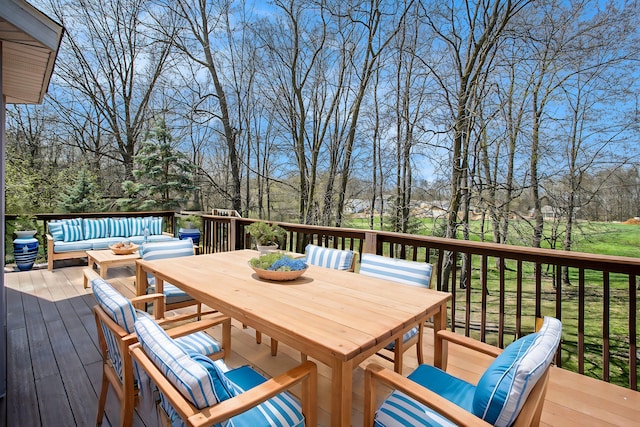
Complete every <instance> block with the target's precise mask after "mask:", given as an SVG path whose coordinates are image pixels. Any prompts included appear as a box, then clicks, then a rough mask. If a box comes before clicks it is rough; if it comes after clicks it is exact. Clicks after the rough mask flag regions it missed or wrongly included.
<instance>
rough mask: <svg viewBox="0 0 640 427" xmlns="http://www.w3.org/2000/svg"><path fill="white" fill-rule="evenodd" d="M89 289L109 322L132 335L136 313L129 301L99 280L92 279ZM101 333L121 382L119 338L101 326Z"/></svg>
mask: <svg viewBox="0 0 640 427" xmlns="http://www.w3.org/2000/svg"><path fill="white" fill-rule="evenodd" d="M91 288H92V289H93V295H94V296H95V298H96V300H97V301H98V304H99V305H100V307H101V308H102V309H103V310H104V312H105V313H107V315H108V316H109V317H110V318H111V320H113V321H114V322H116V323H117V324H118V325H119V326H120V327H121V328H122V329H124V330H125V331H126V332H127V333H132V332H133V331H134V324H135V321H136V312H135V309H134V308H133V305H132V304H131V301H129V300H128V299H127V298H125V297H124V296H123V295H122V294H121V293H120V292H118V291H116V290H115V289H113V287H111V285H109V284H108V283H107V282H106V281H105V280H103V279H101V278H96V279H93V280H92V281H91ZM102 332H103V335H104V338H105V342H106V345H107V350H108V354H109V359H110V360H111V364H112V365H113V367H114V369H115V370H116V373H117V374H118V377H120V380H122V355H121V354H120V348H119V347H118V341H119V340H120V338H119V337H116V336H114V335H113V333H112V332H111V330H110V329H109V328H107V327H106V326H105V325H102Z"/></svg>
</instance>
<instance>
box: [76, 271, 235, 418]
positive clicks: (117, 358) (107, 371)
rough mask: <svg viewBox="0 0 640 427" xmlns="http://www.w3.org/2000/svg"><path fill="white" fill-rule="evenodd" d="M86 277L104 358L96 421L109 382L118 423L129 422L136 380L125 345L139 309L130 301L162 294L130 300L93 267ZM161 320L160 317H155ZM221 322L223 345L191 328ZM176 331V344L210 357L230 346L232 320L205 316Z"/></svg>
mask: <svg viewBox="0 0 640 427" xmlns="http://www.w3.org/2000/svg"><path fill="white" fill-rule="evenodd" d="M84 274H85V277H86V278H87V280H88V281H90V282H91V288H92V289H93V294H94V296H95V298H96V300H97V301H98V304H97V305H96V306H95V307H94V308H93V312H94V314H95V319H96V326H97V330H98V342H99V345H100V350H101V353H102V358H103V369H102V387H101V391H100V398H99V400H98V414H97V423H98V424H101V423H102V419H103V417H104V408H105V402H106V398H107V391H108V387H109V384H111V386H112V387H113V388H114V390H115V391H116V395H117V396H118V397H119V398H120V399H121V413H120V424H121V425H131V422H132V420H133V409H134V406H135V404H136V400H137V397H138V387H137V381H135V379H134V375H133V365H132V361H131V357H130V355H129V352H128V348H129V346H130V345H131V344H134V343H135V342H136V341H137V339H136V336H135V335H133V332H134V325H135V322H136V320H137V319H138V317H140V315H142V316H145V314H144V313H142V312H136V310H135V309H134V307H133V302H147V301H153V302H154V303H155V304H163V300H164V295H162V294H150V295H144V296H141V297H136V298H133V299H132V300H129V299H127V298H125V297H124V296H123V295H122V294H121V293H120V292H118V291H117V290H116V289H114V288H113V287H112V286H111V285H110V284H109V283H108V282H106V281H105V280H104V279H102V278H101V277H100V276H98V274H97V273H96V272H95V271H94V270H92V269H89V268H87V269H85V270H84ZM157 320H158V322H160V323H164V322H165V321H164V320H163V319H157ZM217 324H222V329H223V331H222V336H223V338H222V345H220V343H218V341H216V340H215V339H214V338H213V337H211V336H210V335H209V334H207V333H205V332H203V331H195V332H193V333H188V332H191V331H193V330H194V328H203V327H212V326H215V325H217ZM172 333H174V334H179V337H178V338H176V342H177V344H178V345H179V346H180V347H181V348H183V349H184V350H185V351H189V352H196V353H200V354H203V355H207V356H209V357H211V358H213V359H219V358H222V357H224V356H225V355H226V354H227V352H228V351H229V349H230V345H231V321H230V319H229V318H228V317H222V316H220V317H218V318H215V319H207V320H206V321H202V322H196V323H193V324H189V325H188V326H187V327H185V326H180V327H179V328H175V329H173V330H172Z"/></svg>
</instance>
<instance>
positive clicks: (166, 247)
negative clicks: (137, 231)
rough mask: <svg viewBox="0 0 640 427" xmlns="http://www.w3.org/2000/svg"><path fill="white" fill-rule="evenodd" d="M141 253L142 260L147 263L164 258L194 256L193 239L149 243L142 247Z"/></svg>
mask: <svg viewBox="0 0 640 427" xmlns="http://www.w3.org/2000/svg"><path fill="white" fill-rule="evenodd" d="M139 252H140V256H141V257H142V259H144V260H147V261H153V260H156V259H164V258H178V257H183V256H191V255H193V254H194V252H193V242H192V241H191V239H185V240H170V241H167V242H154V243H147V244H144V245H142V246H140V249H139Z"/></svg>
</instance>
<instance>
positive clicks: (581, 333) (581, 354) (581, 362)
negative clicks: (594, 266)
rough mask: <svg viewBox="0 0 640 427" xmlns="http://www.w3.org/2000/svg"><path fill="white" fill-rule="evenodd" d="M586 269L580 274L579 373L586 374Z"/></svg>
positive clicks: (582, 269) (581, 270)
mask: <svg viewBox="0 0 640 427" xmlns="http://www.w3.org/2000/svg"><path fill="white" fill-rule="evenodd" d="M584 309H585V307H584V268H581V269H580V271H579V273H578V372H579V373H580V374H584Z"/></svg>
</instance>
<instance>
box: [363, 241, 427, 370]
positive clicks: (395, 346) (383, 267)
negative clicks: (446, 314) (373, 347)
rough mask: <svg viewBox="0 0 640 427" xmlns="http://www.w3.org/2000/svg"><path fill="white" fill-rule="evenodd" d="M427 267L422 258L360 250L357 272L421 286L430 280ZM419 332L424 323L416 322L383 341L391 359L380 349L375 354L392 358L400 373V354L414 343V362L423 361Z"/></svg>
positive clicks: (424, 286) (425, 286)
mask: <svg viewBox="0 0 640 427" xmlns="http://www.w3.org/2000/svg"><path fill="white" fill-rule="evenodd" d="M431 271H432V266H431V264H428V263H426V262H415V261H405V260H402V259H395V258H389V257H384V256H380V255H375V254H362V261H361V262H360V274H363V275H365V276H370V277H377V278H379V279H385V280H390V281H392V282H397V283H402V284H404V285H410V286H419V287H423V288H428V287H429V284H430V283H431ZM423 332H424V324H420V325H417V326H415V327H413V328H411V329H410V330H409V331H407V332H406V333H405V334H404V335H403V336H402V339H397V340H395V341H394V342H392V343H390V344H389V345H387V346H386V347H385V349H386V350H389V351H391V352H393V354H394V355H393V359H391V358H390V357H387V356H386V355H384V354H382V353H378V354H379V355H380V356H382V357H384V358H385V359H387V360H392V361H393V363H394V370H395V371H396V372H397V373H399V374H401V373H402V355H403V354H404V352H405V351H406V350H407V349H409V348H411V346H412V345H414V344H415V346H416V352H417V356H418V363H419V364H422V363H424V356H423V354H422V335H423Z"/></svg>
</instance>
